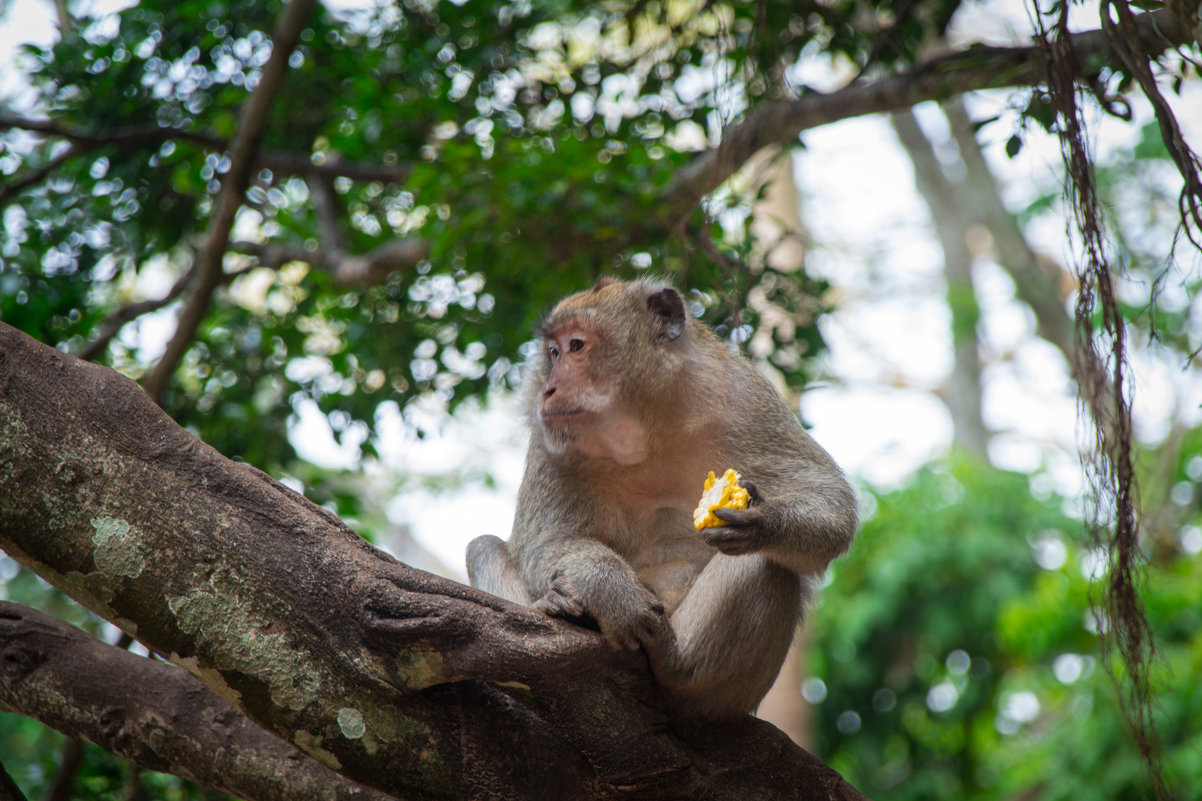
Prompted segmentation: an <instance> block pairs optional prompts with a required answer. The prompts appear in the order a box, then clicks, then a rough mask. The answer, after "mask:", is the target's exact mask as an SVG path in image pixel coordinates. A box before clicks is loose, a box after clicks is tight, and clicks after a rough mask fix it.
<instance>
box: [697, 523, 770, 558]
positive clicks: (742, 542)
mask: <svg viewBox="0 0 1202 801" xmlns="http://www.w3.org/2000/svg"><path fill="white" fill-rule="evenodd" d="M701 538H702V539H703V540H705V542H706V544H707V545H711V546H713V547H714V548H717V549H718V550H719V551H721V552H722V553H724V554H726V555H727V556H742V555H743V554H748V553H751V552H752V551H754V550H756V541H757V539H758V535H757V533H756V532H755V531H753V530H750V529H747V528H733V527H730V526H711V527H710V528H703V529H701Z"/></svg>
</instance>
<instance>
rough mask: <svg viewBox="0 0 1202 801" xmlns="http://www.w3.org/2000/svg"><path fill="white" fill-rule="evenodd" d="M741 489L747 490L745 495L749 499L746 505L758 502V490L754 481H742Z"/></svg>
mask: <svg viewBox="0 0 1202 801" xmlns="http://www.w3.org/2000/svg"><path fill="white" fill-rule="evenodd" d="M743 489H745V490H747V494H748V496H750V498H751V500H750V501H748V505H750V504H753V503H759V502H760V488H759V487H757V486H756V485H755V482H754V481H748V480H747V479H743Z"/></svg>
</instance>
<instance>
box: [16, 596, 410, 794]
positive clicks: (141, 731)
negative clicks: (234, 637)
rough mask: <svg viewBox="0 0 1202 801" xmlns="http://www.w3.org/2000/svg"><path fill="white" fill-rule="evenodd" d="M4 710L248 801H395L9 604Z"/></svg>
mask: <svg viewBox="0 0 1202 801" xmlns="http://www.w3.org/2000/svg"><path fill="white" fill-rule="evenodd" d="M131 688H137V689H136V692H132V693H131V692H130V689H131ZM0 701H2V702H3V703H5V704H7V705H8V706H10V707H12V708H13V709H14V710H16V711H18V712H20V713H22V714H24V715H28V716H30V717H32V718H36V719H37V720H40V721H41V722H43V723H45V724H46V725H48V726H50V727H52V728H54V729H57V730H58V731H61V732H62V733H64V734H66V735H67V736H69V737H72V738H83V739H86V740H89V741H90V742H93V743H95V744H97V745H99V746H100V747H102V748H104V749H106V750H109V751H112V752H113V753H115V754H118V755H119V756H122V757H124V758H125V759H128V760H129V761H130V762H132V763H134V764H135V765H137V766H138V767H140V768H143V769H145V770H157V771H167V772H172V773H177V774H181V775H184V776H185V777H186V778H189V779H191V780H193V781H195V782H198V783H199V784H203V785H204V786H206V787H211V788H213V789H215V790H219V791H221V792H223V793H228V794H229V795H233V796H236V797H238V798H243V799H247V801H272V800H273V799H278V801H290V800H292V799H296V801H304V799H314V801H317V800H318V799H321V800H322V801H326V800H327V799H345V800H346V801H350V800H351V799H362V801H383V799H385V798H387V796H385V795H383V794H382V793H380V792H378V791H375V790H369V789H367V788H366V787H363V786H361V785H357V784H355V783H353V782H351V781H350V780H348V779H346V778H344V777H342V776H339V775H338V774H337V773H335V772H334V771H332V770H330V769H329V768H327V767H325V766H323V765H320V764H318V763H317V762H316V761H314V760H312V759H309V758H308V757H306V756H305V755H303V754H301V753H300V752H299V751H297V750H296V749H295V748H293V747H292V746H290V745H288V744H287V743H285V742H284V741H283V740H280V739H277V738H276V737H273V736H271V735H270V734H268V733H267V732H265V731H263V730H262V729H260V728H259V727H258V726H256V725H254V724H253V723H251V722H250V721H249V720H247V719H246V716H245V715H243V714H242V713H241V712H239V711H238V710H237V709H235V708H234V707H233V706H232V705H231V704H230V703H229V702H228V701H226V700H225V699H223V698H220V697H218V696H217V695H216V694H214V693H213V692H212V691H211V690H209V689H208V688H207V687H205V686H204V685H202V684H200V683H199V682H197V681H196V679H194V678H192V677H191V676H190V675H188V674H187V673H185V672H184V671H182V670H179V669H178V668H174V667H171V666H170V665H166V664H163V663H162V662H158V661H155V660H153V659H144V658H142V657H140V656H135V655H134V654H131V653H129V652H128V651H125V650H123V649H121V648H116V647H114V646H111V645H106V644H104V643H102V642H100V641H99V640H96V639H94V638H92V637H90V636H88V635H87V634H85V633H83V632H82V631H80V630H78V629H76V628H74V627H72V626H69V625H68V624H66V623H63V622H62V621H59V620H56V619H55V618H52V617H50V616H49V615H45V614H42V613H41V612H37V611H35V610H33V609H29V608H26V607H23V606H19V605H17V604H13V603H7V602H0ZM70 742H78V740H71V741H70ZM61 797H69V793H68V794H66V795H63V796H61Z"/></svg>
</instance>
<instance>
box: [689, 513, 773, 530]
mask: <svg viewBox="0 0 1202 801" xmlns="http://www.w3.org/2000/svg"><path fill="white" fill-rule="evenodd" d="M714 517H716V518H718V519H719V520H721V521H722V522H724V523H726V524H727V525H726V526H713V528H727V527H729V526H752V525H756V524H757V523H759V522H760V521H761V520H763V518H764V515H763V513H762V512H761V511H760V510H759V509H715V510H714ZM703 531H704V529H703Z"/></svg>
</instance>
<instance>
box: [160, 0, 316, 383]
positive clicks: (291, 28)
mask: <svg viewBox="0 0 1202 801" xmlns="http://www.w3.org/2000/svg"><path fill="white" fill-rule="evenodd" d="M316 5H317V2H316V0H289V2H288V4H287V5H286V6H284V9H283V10H282V11H281V12H280V18H279V20H278V21H277V23H276V28H275V31H274V32H273V33H272V38H271V41H272V45H271V55H270V56H269V57H268V59H267V63H266V64H264V65H263V70H262V72H261V73H260V76H259V83H258V85H257V86H255V88H254V90H253V91H252V92H251V94H250V97H249V98H248V99H247V101H246V105H245V106H244V107H243V109H242V115H241V118H240V119H239V121H238V134H237V136H235V137H234V141H233V142H232V143H231V145H230V150H229V159H230V169H229V172H228V173H226V176H225V180H224V181H223V182H222V184H221V191H220V192H219V193H218V195H217V210H216V212H215V213H214V214H213V219H212V220H211V221H210V222H209V230H208V233H207V234H206V236H205V241H204V244H203V245H201V248H200V251H199V252H198V253H197V254H196V261H195V270H196V283H195V284H194V286H193V287H192V294H191V295H189V296H188V300H187V302H186V303H185V304H184V308H183V310H182V311H181V312H180V316H179V322H178V324H177V328H176V330H175V334H174V335H173V336H172V337H171V340H170V341H169V342H168V343H167V348H166V350H165V351H164V352H163V356H162V358H161V359H160V360H159V363H158V364H156V365H155V367H154V369H153V370H152V371H151V373H150V375H149V376H147V377H146V393H147V394H148V395H150V397H151V398H153V399H154V400H155V401H156V402H157V401H158V400H159V399H160V398H162V396H163V390H164V389H166V387H167V383H168V382H169V381H170V380H171V376H172V374H174V373H175V368H176V367H177V366H179V363H180V361H181V360H182V359H183V357H184V353H186V352H187V350H188V348H189V347H190V346H191V344H192V340H193V338H194V337H195V336H196V330H197V329H198V328H199V327H200V323H201V321H202V320H203V319H204V315H205V312H207V311H208V308H209V300H210V298H212V296H213V292H214V290H216V288H217V286H218V284H219V283H220V278H221V271H222V261H223V259H224V257H225V250H226V246H227V245H228V244H229V238H230V230H231V229H232V228H233V227H234V219H235V217H236V216H237V214H238V209H239V208H241V206H242V196H243V194H244V193H245V192H246V187H247V185H248V184H249V183H250V175H251V172H252V170H253V167H254V156H255V151H256V150H257V149H258V147H259V141H260V140H261V139H262V138H263V133H264V132H265V131H266V130H267V119H268V116H269V115H270V113H271V102H272V100H273V98H274V97H275V93H276V91H277V90H278V89H279V88H280V84H281V83H283V80H284V76H285V75H286V74H287V71H288V57H289V56H290V55H291V54H292V51H293V49H295V47H296V45H297V43H298V42H300V36H301V32H302V31H303V30H304V27H305V23H306V22H307V21H308V19H309V17H310V16H311V15H312V13H313V9H314V7H315V6H316Z"/></svg>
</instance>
